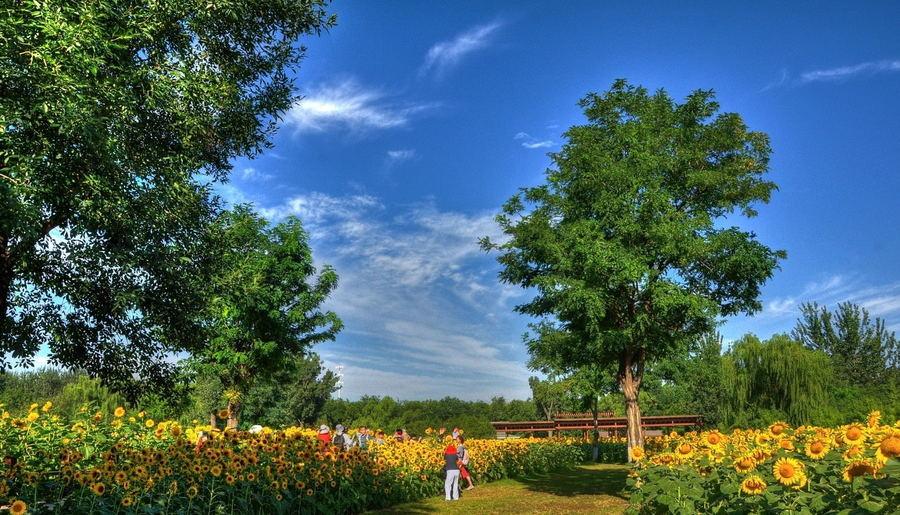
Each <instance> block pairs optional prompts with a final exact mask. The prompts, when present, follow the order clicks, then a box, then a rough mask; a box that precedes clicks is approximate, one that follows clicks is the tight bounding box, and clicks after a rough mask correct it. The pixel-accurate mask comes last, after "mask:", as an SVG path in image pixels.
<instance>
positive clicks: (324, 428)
mask: <svg viewBox="0 0 900 515" xmlns="http://www.w3.org/2000/svg"><path fill="white" fill-rule="evenodd" d="M319 432H320V433H327V432H328V426H326V425H325V424H322V425H321V426H319Z"/></svg>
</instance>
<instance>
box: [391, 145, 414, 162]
mask: <svg viewBox="0 0 900 515" xmlns="http://www.w3.org/2000/svg"><path fill="white" fill-rule="evenodd" d="M415 158H416V149H414V148H404V149H398V150H388V151H387V163H388V166H393V165H397V164H400V163H402V162H404V161H411V160H413V159H415Z"/></svg>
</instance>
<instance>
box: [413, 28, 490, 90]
mask: <svg viewBox="0 0 900 515" xmlns="http://www.w3.org/2000/svg"><path fill="white" fill-rule="evenodd" d="M502 25H503V24H502V23H500V22H493V23H488V24H486V25H478V26H477V27H473V28H471V29H469V30H467V31H466V32H463V33H462V34H459V35H457V36H456V37H455V38H453V39H451V40H449V41H442V42H440V43H437V44H435V45H434V46H432V47H431V48H429V49H428V53H427V54H425V62H424V63H423V64H422V68H421V69H420V70H419V74H420V76H424V75H427V74H429V73H432V72H433V73H434V74H435V76H436V77H438V78H440V77H443V76H444V74H446V73H447V71H449V70H450V69H452V68H454V67H455V66H456V65H458V64H459V63H460V62H461V61H462V59H463V58H464V57H466V56H467V55H469V54H471V53H472V52H475V51H476V50H480V49H482V48H485V47H487V46H488V44H489V43H490V41H491V37H492V36H493V35H494V33H495V32H497V30H498V29H499V28H500V27H501V26H502Z"/></svg>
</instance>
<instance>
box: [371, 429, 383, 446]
mask: <svg viewBox="0 0 900 515" xmlns="http://www.w3.org/2000/svg"><path fill="white" fill-rule="evenodd" d="M372 443H374V444H375V445H383V444H384V431H382V430H381V429H379V430H378V431H375V439H374V440H372Z"/></svg>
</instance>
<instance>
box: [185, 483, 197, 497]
mask: <svg viewBox="0 0 900 515" xmlns="http://www.w3.org/2000/svg"><path fill="white" fill-rule="evenodd" d="M185 494H186V495H187V496H188V499H193V498H194V497H197V485H191V486H189V487H188V488H187V492H185Z"/></svg>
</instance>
